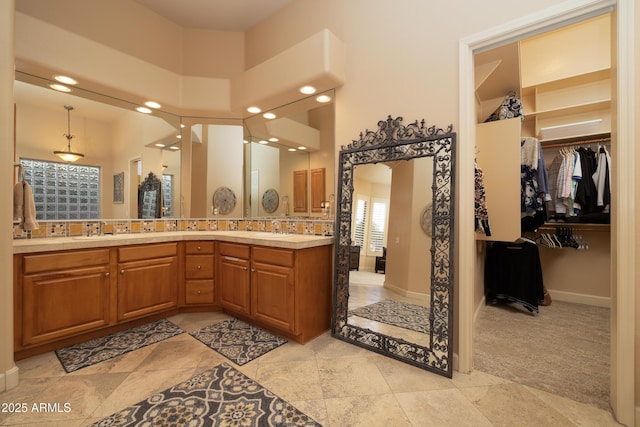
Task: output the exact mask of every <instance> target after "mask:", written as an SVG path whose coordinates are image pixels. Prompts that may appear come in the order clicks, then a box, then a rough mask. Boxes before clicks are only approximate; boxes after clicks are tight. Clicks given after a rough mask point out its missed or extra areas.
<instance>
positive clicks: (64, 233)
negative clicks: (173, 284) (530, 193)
mask: <svg viewBox="0 0 640 427" xmlns="http://www.w3.org/2000/svg"><path fill="white" fill-rule="evenodd" d="M274 221H278V223H279V225H280V226H281V227H282V228H281V229H282V230H283V231H285V232H287V233H290V234H305V235H312V236H333V235H334V221H333V220H318V219H309V218H295V217H286V218H246V219H245V218H168V219H165V218H162V219H106V220H52V221H38V224H39V226H40V227H39V228H38V229H37V230H32V231H31V232H30V234H31V235H30V236H29V232H26V231H24V230H22V229H20V228H18V226H17V225H14V227H13V238H14V239H27V238H32V239H37V238H54V237H75V236H86V235H88V234H98V233H100V229H102V232H103V233H107V234H110V233H116V234H129V233H131V234H137V233H162V232H169V231H234V230H239V231H262V232H271V226H272V223H273V222H274Z"/></svg>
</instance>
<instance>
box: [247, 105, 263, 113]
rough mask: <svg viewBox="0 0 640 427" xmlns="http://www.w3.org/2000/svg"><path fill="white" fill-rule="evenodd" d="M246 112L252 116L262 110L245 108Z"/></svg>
mask: <svg viewBox="0 0 640 427" xmlns="http://www.w3.org/2000/svg"><path fill="white" fill-rule="evenodd" d="M247 111H248V112H250V113H252V114H258V113H259V112H260V111H262V110H261V109H260V108H258V107H249V108H247Z"/></svg>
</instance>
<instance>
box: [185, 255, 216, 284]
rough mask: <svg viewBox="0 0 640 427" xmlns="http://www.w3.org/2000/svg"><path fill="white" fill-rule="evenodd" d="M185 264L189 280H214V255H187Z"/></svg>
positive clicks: (186, 275)
mask: <svg viewBox="0 0 640 427" xmlns="http://www.w3.org/2000/svg"><path fill="white" fill-rule="evenodd" d="M184 264H185V265H184V274H185V277H186V278H187V279H213V271H214V270H213V255H187V256H186V257H185V263H184Z"/></svg>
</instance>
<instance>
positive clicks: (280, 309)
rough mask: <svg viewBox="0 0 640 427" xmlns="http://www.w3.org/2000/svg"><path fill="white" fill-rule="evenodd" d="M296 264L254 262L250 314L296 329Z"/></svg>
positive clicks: (265, 320) (259, 318)
mask: <svg viewBox="0 0 640 427" xmlns="http://www.w3.org/2000/svg"><path fill="white" fill-rule="evenodd" d="M294 292H295V289H294V275H293V268H289V267H281V266H276V265H270V264H263V263H259V262H254V263H253V266H252V270H251V316H252V317H253V318H254V319H256V320H260V321H262V322H264V323H267V324H270V325H273V326H274V327H276V328H278V329H281V330H284V331H288V332H294V333H295V321H294V319H295V315H294V313H295V311H294V309H295V293H294Z"/></svg>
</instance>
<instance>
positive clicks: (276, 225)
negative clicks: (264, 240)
mask: <svg viewBox="0 0 640 427" xmlns="http://www.w3.org/2000/svg"><path fill="white" fill-rule="evenodd" d="M271 232H272V233H274V234H282V221H280V220H279V219H274V220H273V221H271Z"/></svg>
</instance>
